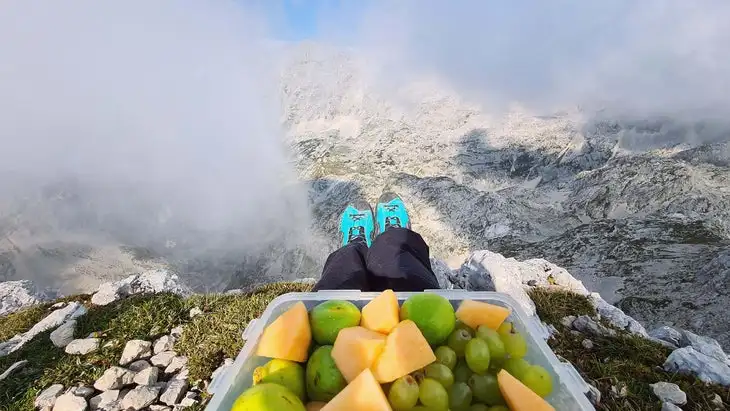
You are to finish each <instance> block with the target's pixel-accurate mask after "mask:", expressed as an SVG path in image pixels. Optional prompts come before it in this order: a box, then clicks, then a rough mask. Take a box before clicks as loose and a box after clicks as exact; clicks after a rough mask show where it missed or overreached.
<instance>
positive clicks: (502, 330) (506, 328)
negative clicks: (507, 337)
mask: <svg viewBox="0 0 730 411" xmlns="http://www.w3.org/2000/svg"><path fill="white" fill-rule="evenodd" d="M513 329H514V325H513V324H512V323H511V322H509V321H505V322H503V323H502V325H500V326H499V327H497V334H499V335H502V334H507V333H509V332H511V331H512V330H513Z"/></svg>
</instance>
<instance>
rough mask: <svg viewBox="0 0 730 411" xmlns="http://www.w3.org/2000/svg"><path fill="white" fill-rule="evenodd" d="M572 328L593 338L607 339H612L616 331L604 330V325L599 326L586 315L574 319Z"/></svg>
mask: <svg viewBox="0 0 730 411" xmlns="http://www.w3.org/2000/svg"><path fill="white" fill-rule="evenodd" d="M573 328H575V329H576V330H578V331H580V332H584V333H587V334H591V335H595V336H599V337H600V336H608V337H614V336H616V331H614V330H611V329H609V328H606V327H605V326H604V325H602V324H599V323H598V322H596V321H595V320H593V319H592V318H591V317H589V316H587V315H581V316H580V317H578V318H576V319H575V321H573Z"/></svg>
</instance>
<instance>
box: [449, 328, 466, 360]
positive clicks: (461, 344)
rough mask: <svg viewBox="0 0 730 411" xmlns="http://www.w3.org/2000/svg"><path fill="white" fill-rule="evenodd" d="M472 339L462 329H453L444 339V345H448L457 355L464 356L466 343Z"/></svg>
mask: <svg viewBox="0 0 730 411" xmlns="http://www.w3.org/2000/svg"><path fill="white" fill-rule="evenodd" d="M471 339H472V336H471V334H469V332H468V331H466V330H464V329H459V330H454V331H452V332H451V334H450V335H449V338H448V339H447V340H446V345H448V346H449V348H451V349H452V350H454V352H455V353H456V356H457V357H463V356H464V349H466V343H468V342H469V341H470V340H471Z"/></svg>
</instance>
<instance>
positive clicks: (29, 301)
mask: <svg viewBox="0 0 730 411" xmlns="http://www.w3.org/2000/svg"><path fill="white" fill-rule="evenodd" d="M48 297H49V296H48V295H47V294H46V293H45V292H42V291H40V290H38V289H37V288H36V287H35V285H34V284H33V282H32V281H28V280H20V281H5V282H1V283H0V317H2V316H4V315H8V314H10V313H12V312H15V311H18V310H19V309H21V308H24V307H27V306H30V305H33V304H39V303H42V302H43V301H46V300H48Z"/></svg>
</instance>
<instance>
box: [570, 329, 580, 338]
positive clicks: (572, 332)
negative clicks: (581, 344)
mask: <svg viewBox="0 0 730 411" xmlns="http://www.w3.org/2000/svg"><path fill="white" fill-rule="evenodd" d="M570 334H571V335H573V336H575V337H580V336H582V335H583V334H581V333H580V331H578V330H570Z"/></svg>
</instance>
